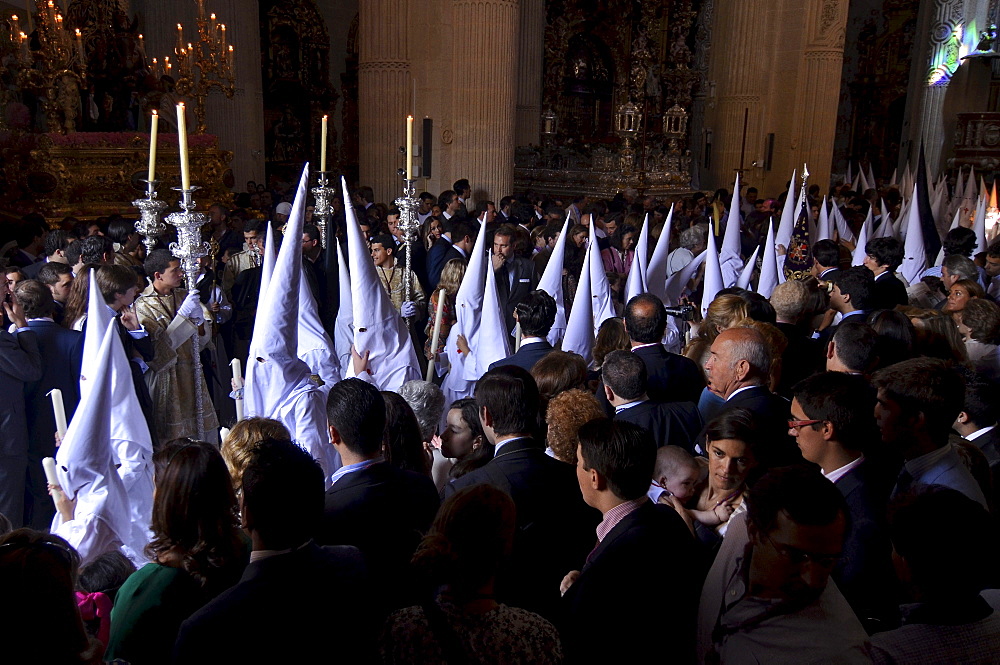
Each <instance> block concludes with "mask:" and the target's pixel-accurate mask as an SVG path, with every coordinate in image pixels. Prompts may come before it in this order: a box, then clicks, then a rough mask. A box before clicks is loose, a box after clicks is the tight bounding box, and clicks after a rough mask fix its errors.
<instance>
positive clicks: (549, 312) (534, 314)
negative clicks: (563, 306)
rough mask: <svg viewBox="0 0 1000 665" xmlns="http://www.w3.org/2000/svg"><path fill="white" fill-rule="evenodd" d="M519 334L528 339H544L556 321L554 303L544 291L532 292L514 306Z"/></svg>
mask: <svg viewBox="0 0 1000 665" xmlns="http://www.w3.org/2000/svg"><path fill="white" fill-rule="evenodd" d="M514 311H515V312H517V320H518V322H519V323H520V324H521V333H522V334H523V335H525V336H529V337H545V336H546V335H548V334H549V331H550V330H551V329H552V324H553V323H555V321H556V301H555V299H554V298H553V297H552V296H550V295H549V294H548V293H546V292H545V291H542V290H541V289H537V290H535V291H532V292H531V293H529V294H528V295H527V296H525V297H524V300H522V301H521V302H519V303H517V305H515V306H514Z"/></svg>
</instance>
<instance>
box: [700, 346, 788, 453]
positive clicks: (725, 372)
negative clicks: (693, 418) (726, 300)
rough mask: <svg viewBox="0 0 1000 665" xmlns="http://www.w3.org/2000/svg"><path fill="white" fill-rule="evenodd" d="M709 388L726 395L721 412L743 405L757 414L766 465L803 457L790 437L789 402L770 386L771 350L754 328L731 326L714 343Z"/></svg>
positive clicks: (755, 417)
mask: <svg viewBox="0 0 1000 665" xmlns="http://www.w3.org/2000/svg"><path fill="white" fill-rule="evenodd" d="M705 372H706V373H707V374H708V388H709V390H711V391H712V392H713V393H715V394H717V395H719V396H721V397H723V398H724V399H725V400H726V404H725V405H724V406H723V407H722V409H721V411H725V410H728V409H733V408H736V407H742V408H744V409H747V410H748V411H750V412H751V413H753V415H754V420H755V421H756V422H757V426H758V427H759V428H760V431H761V434H762V435H763V440H764V441H766V442H767V445H766V448H764V447H763V446H762V448H764V449H763V450H761V453H762V456H763V457H765V458H766V459H761V460H758V461H759V462H761V463H762V464H764V465H765V466H781V465H785V464H794V463H795V462H797V461H801V460H802V456H801V454H800V453H799V451H798V448H796V446H795V442H794V441H793V440H792V439H791V438H790V437H789V436H788V402H787V401H786V400H784V399H782V398H781V397H779V396H778V395H775V394H774V393H772V392H771V391H770V390H768V389H767V381H768V379H769V377H770V373H771V349H770V347H769V346H768V345H767V342H766V341H765V340H764V337H763V336H762V335H761V334H760V333H759V332H757V331H756V330H754V329H753V328H729V329H728V330H724V331H722V332H721V333H720V334H719V336H718V337H716V338H715V341H714V342H712V350H711V353H710V354H709V358H708V362H706V363H705Z"/></svg>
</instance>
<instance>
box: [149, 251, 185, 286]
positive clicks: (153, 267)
mask: <svg viewBox="0 0 1000 665" xmlns="http://www.w3.org/2000/svg"><path fill="white" fill-rule="evenodd" d="M173 261H179V259H178V258H177V257H176V256H174V255H173V254H171V253H170V250H169V249H154V250H153V251H152V252H150V253H149V255H148V256H147V257H146V261H145V262H144V263H143V264H142V269H143V270H145V271H146V275H147V276H148V277H149V278H150V279H156V273H161V274H162V273H165V272H166V271H167V268H169V267H170V264H171V262H173Z"/></svg>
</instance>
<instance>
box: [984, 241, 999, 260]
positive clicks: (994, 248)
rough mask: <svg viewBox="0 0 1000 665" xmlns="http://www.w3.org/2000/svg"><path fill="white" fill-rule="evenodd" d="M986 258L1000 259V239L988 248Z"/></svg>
mask: <svg viewBox="0 0 1000 665" xmlns="http://www.w3.org/2000/svg"><path fill="white" fill-rule="evenodd" d="M986 256H989V257H991V258H994V259H998V258H1000V239H997V240H994V241H993V242H991V243H990V246H989V247H987V248H986Z"/></svg>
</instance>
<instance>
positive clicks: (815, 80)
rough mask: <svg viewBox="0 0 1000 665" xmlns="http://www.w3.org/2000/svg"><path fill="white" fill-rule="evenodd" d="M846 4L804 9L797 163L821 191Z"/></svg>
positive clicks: (829, 158) (837, 0)
mask: <svg viewBox="0 0 1000 665" xmlns="http://www.w3.org/2000/svg"><path fill="white" fill-rule="evenodd" d="M848 4H849V3H848V2H847V0H813V1H812V2H810V3H809V5H808V6H807V7H806V45H805V52H804V53H803V57H804V67H802V68H801V69H800V72H801V74H800V78H799V80H800V81H801V84H800V85H799V93H798V95H797V99H796V108H797V109H799V112H798V113H797V114H796V121H797V124H798V127H797V129H796V131H795V135H796V136H797V144H798V146H799V155H798V157H799V161H802V162H805V163H807V164H808V165H809V172H810V174H811V176H810V181H812V182H814V183H818V184H819V186H820V189H821V190H824V191H825V190H826V188H827V186H828V184H829V182H830V169H831V166H832V162H833V143H834V138H835V134H836V131H837V107H838V103H839V98H840V79H841V75H842V71H843V67H844V33H845V30H846V27H847V10H848ZM798 168H801V166H799V167H798Z"/></svg>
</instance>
